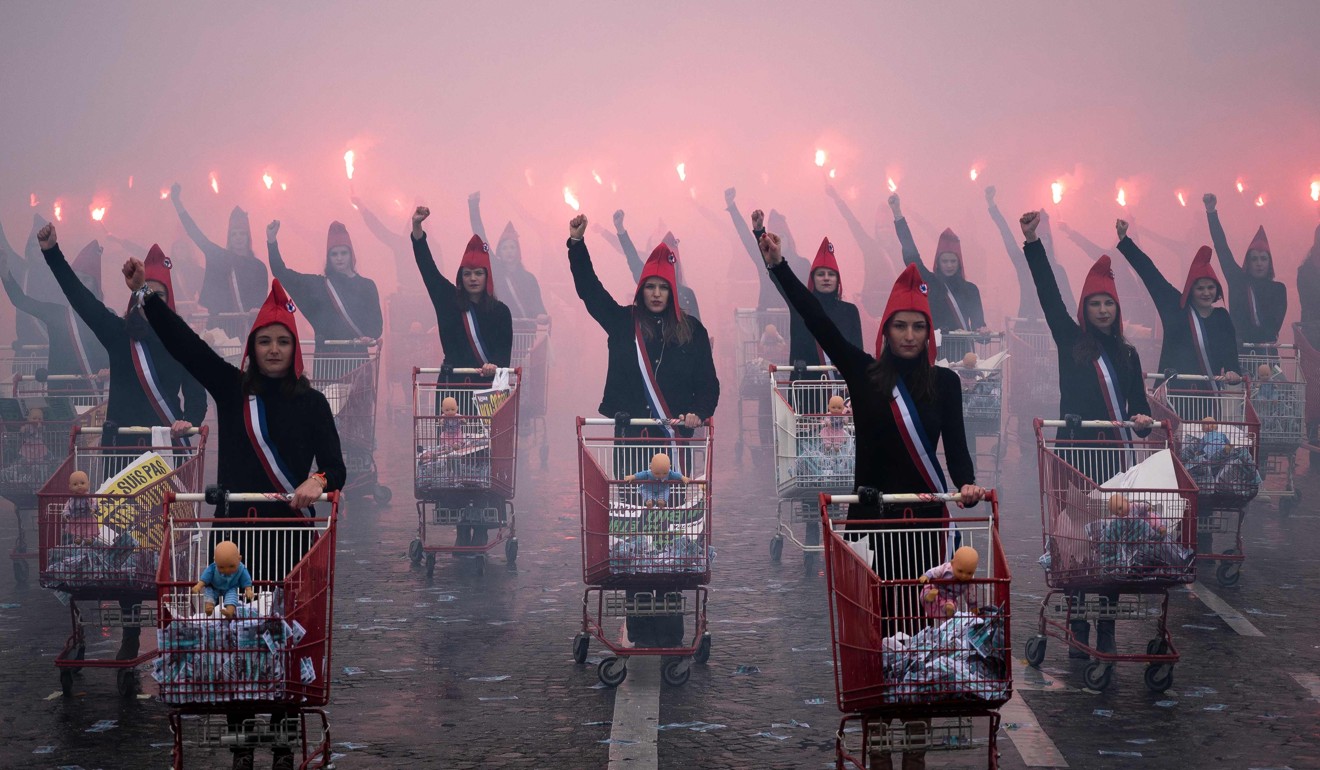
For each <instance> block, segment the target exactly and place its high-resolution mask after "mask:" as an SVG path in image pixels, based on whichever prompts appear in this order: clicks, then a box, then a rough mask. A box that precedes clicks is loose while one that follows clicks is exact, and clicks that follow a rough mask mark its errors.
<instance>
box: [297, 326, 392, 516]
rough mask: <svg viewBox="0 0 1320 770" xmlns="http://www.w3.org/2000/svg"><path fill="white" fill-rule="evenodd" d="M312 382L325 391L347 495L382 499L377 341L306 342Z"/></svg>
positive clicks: (386, 491)
mask: <svg viewBox="0 0 1320 770" xmlns="http://www.w3.org/2000/svg"><path fill="white" fill-rule="evenodd" d="M309 348H310V350H311V357H312V378H311V382H312V387H314V388H316V389H317V390H319V391H321V393H323V394H324V395H325V398H326V401H328V402H329V404H330V411H331V412H332V413H333V414H334V416H335V427H336V429H338V431H339V440H340V443H341V445H342V449H343V453H344V466H345V467H346V468H347V470H348V478H349V482H348V485H347V486H346V487H344V490H343V494H344V495H345V496H347V497H354V496H362V497H365V496H370V497H372V498H373V499H374V500H375V501H376V502H377V503H379V504H381V505H384V504H386V503H388V502H389V501H390V498H391V497H392V496H393V493H392V491H391V490H390V488H389V487H387V486H385V485H384V484H381V483H380V478H379V475H378V473H377V471H376V401H377V391H378V387H379V383H380V352H381V344H380V343H379V342H375V343H372V344H370V345H362V344H361V343H358V342H356V341H354V340H323V341H322V342H321V343H319V344H318V345H313V346H309Z"/></svg>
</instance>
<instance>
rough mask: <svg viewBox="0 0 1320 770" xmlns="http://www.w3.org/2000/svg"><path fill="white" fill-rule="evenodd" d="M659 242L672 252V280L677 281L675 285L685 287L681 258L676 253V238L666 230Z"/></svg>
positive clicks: (671, 232) (672, 232)
mask: <svg viewBox="0 0 1320 770" xmlns="http://www.w3.org/2000/svg"><path fill="white" fill-rule="evenodd" d="M660 242H661V243H663V244H664V245H666V246H668V247H669V250H670V251H672V252H674V278H675V280H677V281H678V283H676V284H675V285H676V286H684V285H686V283H687V282H686V281H685V280H684V279H683V257H682V256H680V255H679V253H678V238H677V236H675V235H674V231H673V230H666V231H665V234H664V236H662V237H661V238H660Z"/></svg>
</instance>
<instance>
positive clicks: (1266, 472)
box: [1238, 324, 1320, 516]
mask: <svg viewBox="0 0 1320 770" xmlns="http://www.w3.org/2000/svg"><path fill="white" fill-rule="evenodd" d="M1302 328H1303V327H1302V324H1297V325H1295V326H1294V340H1295V344H1292V345H1262V344H1243V345H1242V352H1241V353H1240V354H1239V356H1238V359H1239V362H1240V363H1241V364H1242V373H1243V375H1245V376H1248V377H1250V378H1251V380H1252V382H1251V385H1252V388H1251V401H1252V403H1253V404H1254V405H1255V407H1256V415H1257V416H1258V417H1259V418H1260V453H1261V460H1262V463H1261V465H1262V470H1261V475H1263V476H1264V477H1265V485H1264V487H1263V488H1262V489H1261V494H1262V495H1263V496H1265V497H1268V498H1270V499H1272V500H1274V501H1275V502H1276V503H1277V505H1278V507H1279V513H1281V514H1283V515H1285V516H1287V515H1289V514H1290V513H1292V511H1293V509H1294V508H1296V507H1297V486H1296V473H1297V451H1298V450H1299V449H1301V448H1302V447H1304V446H1306V445H1307V444H1308V443H1309V441H1308V437H1309V431H1308V428H1307V426H1308V425H1309V424H1312V420H1311V419H1310V417H1309V416H1308V415H1309V414H1310V413H1311V412H1312V411H1317V410H1312V409H1311V404H1310V400H1311V399H1313V397H1312V396H1310V395H1309V394H1308V391H1307V388H1306V381H1307V380H1308V379H1311V378H1312V377H1308V374H1307V369H1308V356H1314V355H1315V351H1314V350H1313V349H1312V348H1311V346H1310V345H1309V344H1308V343H1307V340H1306V336H1305V334H1304V333H1303V330H1302ZM1316 363H1320V359H1317V361H1316V362H1312V363H1311V364H1310V368H1315V367H1316ZM1312 374H1313V375H1314V374H1315V373H1312ZM1311 390H1312V391H1314V390H1315V388H1312V389H1311Z"/></svg>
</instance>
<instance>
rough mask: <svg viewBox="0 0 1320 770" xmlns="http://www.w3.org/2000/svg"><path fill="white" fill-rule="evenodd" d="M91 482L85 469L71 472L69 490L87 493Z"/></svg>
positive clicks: (74, 492)
mask: <svg viewBox="0 0 1320 770" xmlns="http://www.w3.org/2000/svg"><path fill="white" fill-rule="evenodd" d="M89 487H91V482H90V481H88V479H87V474H86V473H84V472H83V471H74V472H73V473H70V474H69V491H70V492H72V493H73V494H75V495H85V494H87V490H88V488H89Z"/></svg>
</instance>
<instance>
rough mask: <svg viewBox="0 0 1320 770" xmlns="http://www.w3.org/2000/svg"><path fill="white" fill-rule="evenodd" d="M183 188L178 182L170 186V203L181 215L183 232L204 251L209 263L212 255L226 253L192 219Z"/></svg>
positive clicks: (180, 220)
mask: <svg viewBox="0 0 1320 770" xmlns="http://www.w3.org/2000/svg"><path fill="white" fill-rule="evenodd" d="M182 193H183V188H182V187H181V186H180V185H179V183H178V182H175V183H174V184H173V185H171V186H170V202H171V203H173V204H174V212H175V213H176V214H178V215H179V222H180V223H181V224H182V225H183V231H184V232H185V233H187V234H188V237H189V238H191V239H192V242H193V243H195V244H197V248H199V249H201V250H202V253H204V254H205V255H206V259H207V260H208V261H209V260H210V259H211V258H212V257H211V255H212V254H216V253H219V252H223V251H225V250H224V249H223V248H221V247H220V245H219V244H218V243H216V242H215V241H212V240H211V239H210V238H207V237H206V233H203V232H202V228H200V227H198V226H197V222H196V221H195V220H194V219H193V218H192V214H189V213H188V210H187V209H185V208H184V207H183V198H182Z"/></svg>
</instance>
